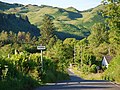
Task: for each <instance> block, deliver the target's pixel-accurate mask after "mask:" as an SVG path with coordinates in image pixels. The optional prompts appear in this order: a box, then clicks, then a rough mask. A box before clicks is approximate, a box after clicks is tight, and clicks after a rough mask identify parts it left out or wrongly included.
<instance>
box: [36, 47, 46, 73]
mask: <svg viewBox="0 0 120 90" xmlns="http://www.w3.org/2000/svg"><path fill="white" fill-rule="evenodd" d="M37 50H40V51H41V71H43V55H42V52H43V50H45V46H42V45H40V46H37Z"/></svg>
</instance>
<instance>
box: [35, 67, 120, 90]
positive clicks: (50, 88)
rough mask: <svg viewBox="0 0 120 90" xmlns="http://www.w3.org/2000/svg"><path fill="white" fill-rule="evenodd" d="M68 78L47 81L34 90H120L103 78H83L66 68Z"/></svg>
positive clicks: (117, 86)
mask: <svg viewBox="0 0 120 90" xmlns="http://www.w3.org/2000/svg"><path fill="white" fill-rule="evenodd" d="M68 73H69V75H70V80H66V81H63V82H57V83H48V84H47V85H45V86H41V87H39V88H37V89H35V90H120V86H119V85H116V84H114V83H112V82H108V81H104V80H84V79H82V78H80V77H78V76H76V75H74V73H73V72H72V71H71V69H68Z"/></svg>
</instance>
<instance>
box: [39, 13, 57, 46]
mask: <svg viewBox="0 0 120 90" xmlns="http://www.w3.org/2000/svg"><path fill="white" fill-rule="evenodd" d="M54 31H55V27H54V23H53V22H52V20H51V19H50V17H49V16H48V15H45V16H44V18H43V22H42V26H41V31H40V34H41V42H42V44H44V45H47V44H48V43H49V40H50V39H51V38H52V37H54Z"/></svg>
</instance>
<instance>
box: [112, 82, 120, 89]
mask: <svg viewBox="0 0 120 90" xmlns="http://www.w3.org/2000/svg"><path fill="white" fill-rule="evenodd" d="M110 83H112V84H113V85H115V86H116V87H118V88H120V86H119V85H117V84H115V83H114V82H110Z"/></svg>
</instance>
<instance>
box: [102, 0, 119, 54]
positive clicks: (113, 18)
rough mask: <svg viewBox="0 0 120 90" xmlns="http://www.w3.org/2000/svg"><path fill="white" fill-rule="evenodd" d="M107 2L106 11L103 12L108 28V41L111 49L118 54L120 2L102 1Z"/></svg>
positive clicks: (112, 0)
mask: <svg viewBox="0 0 120 90" xmlns="http://www.w3.org/2000/svg"><path fill="white" fill-rule="evenodd" d="M104 1H107V5H106V10H105V11H104V12H103V14H104V15H105V16H107V18H106V22H107V24H108V26H109V29H110V30H109V33H110V34H109V41H110V44H111V48H112V49H114V51H115V52H119V50H118V49H119V47H120V0H104Z"/></svg>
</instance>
